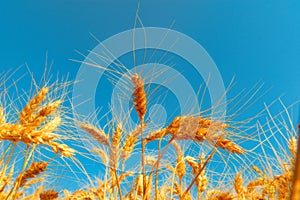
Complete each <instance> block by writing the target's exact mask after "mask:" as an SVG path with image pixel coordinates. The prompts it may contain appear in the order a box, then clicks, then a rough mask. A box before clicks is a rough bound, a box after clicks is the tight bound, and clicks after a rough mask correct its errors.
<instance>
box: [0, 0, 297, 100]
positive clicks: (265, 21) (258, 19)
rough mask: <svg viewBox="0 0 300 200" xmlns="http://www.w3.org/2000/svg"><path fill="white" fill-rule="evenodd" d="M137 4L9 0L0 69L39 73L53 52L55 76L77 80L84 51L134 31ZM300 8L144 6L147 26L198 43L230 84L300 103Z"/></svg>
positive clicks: (286, 4)
mask: <svg viewBox="0 0 300 200" xmlns="http://www.w3.org/2000/svg"><path fill="white" fill-rule="evenodd" d="M136 7H137V2H136V1H133V0H128V1H120V0H119V1H116V0H112V1H100V0H86V1H79V0H54V1H35V0H30V1H2V2H1V3H0V51H1V53H0V69H1V71H6V70H8V69H14V68H17V67H18V66H20V65H23V64H25V63H27V64H28V66H29V68H30V70H31V71H32V72H34V73H36V74H38V73H39V72H40V71H41V68H42V67H43V63H44V61H45V54H46V52H48V54H49V61H53V62H54V65H53V73H56V72H59V73H61V74H66V73H69V74H70V76H71V78H72V77H75V75H76V72H77V70H78V68H79V66H80V65H79V64H78V63H74V62H72V61H69V60H68V59H70V58H80V57H79V56H78V54H77V53H75V52H74V50H75V49H77V50H79V51H82V52H84V51H85V50H87V49H92V48H93V47H95V46H96V45H97V43H96V42H95V40H94V39H92V37H91V36H90V35H89V33H93V34H94V35H95V36H96V37H97V38H99V39H100V40H104V39H106V38H108V37H110V36H112V35H114V34H116V33H119V32H121V31H124V30H127V29H130V28H132V27H133V21H134V17H135V10H136ZM299 9H300V2H299V1H296V0H290V1H277V0H273V1H266V0H263V1H261V0H254V1H238V0H231V1H221V0H213V1H211V0H210V1H206V0H205V1H203V0H201V1H187V2H186V1H185V2H183V1H177V0H175V1H170V0H165V1H156V0H154V1H142V3H141V9H140V16H141V18H142V20H143V22H144V24H145V26H158V27H167V28H168V27H170V25H171V24H172V22H173V21H175V25H174V26H173V29H175V30H178V31H180V32H183V33H185V34H187V35H188V36H190V37H192V38H193V39H195V40H196V41H198V42H199V43H200V44H201V45H202V46H203V47H204V48H205V49H206V50H207V52H208V53H209V54H210V55H211V57H212V58H213V60H214V61H215V63H216V64H217V66H218V68H219V70H220V72H221V73H222V76H223V78H224V80H225V82H228V81H229V80H231V78H232V76H234V75H235V76H236V82H237V84H238V87H240V88H249V87H251V86H252V85H253V84H254V83H256V82H257V81H258V80H262V81H263V82H265V83H266V86H267V87H272V88H273V89H272V96H273V97H276V96H279V95H281V94H286V97H285V98H286V101H287V103H288V104H289V103H291V102H293V101H295V100H297V99H299V97H300V94H299V85H300V84H299V83H300V79H299V77H300V69H299V64H300V57H299V53H300V38H299V35H300V14H299V12H298V11H299Z"/></svg>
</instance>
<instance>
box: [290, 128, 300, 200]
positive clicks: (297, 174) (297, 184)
mask: <svg viewBox="0 0 300 200" xmlns="http://www.w3.org/2000/svg"><path fill="white" fill-rule="evenodd" d="M299 134H300V124H299V125H298V145H297V154H296V165H295V169H294V178H293V185H292V192H291V198H290V199H291V200H299V199H300V138H299Z"/></svg>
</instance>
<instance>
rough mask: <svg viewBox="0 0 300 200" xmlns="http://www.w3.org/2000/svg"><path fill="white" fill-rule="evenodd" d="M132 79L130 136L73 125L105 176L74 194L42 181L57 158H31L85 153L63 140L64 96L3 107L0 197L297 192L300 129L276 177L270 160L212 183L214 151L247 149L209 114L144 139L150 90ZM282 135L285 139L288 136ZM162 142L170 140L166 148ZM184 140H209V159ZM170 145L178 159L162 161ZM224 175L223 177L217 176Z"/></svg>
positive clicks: (182, 119)
mask: <svg viewBox="0 0 300 200" xmlns="http://www.w3.org/2000/svg"><path fill="white" fill-rule="evenodd" d="M130 81H131V82H132V84H133V90H134V93H133V94H131V95H132V97H133V104H132V106H133V108H134V110H135V111H136V113H137V116H138V120H139V123H138V125H137V126H136V127H134V128H133V130H132V131H131V132H130V133H126V134H125V130H123V125H122V124H121V123H117V124H113V126H114V127H110V130H112V131H111V132H110V133H106V132H105V131H104V129H101V128H98V127H97V126H96V125H94V124H92V123H86V122H78V121H76V126H77V127H78V128H79V129H81V130H84V131H85V132H86V133H87V134H88V135H90V136H91V137H92V138H93V140H94V141H95V142H97V143H99V144H100V145H99V148H97V149H94V150H93V151H94V152H96V153H97V155H98V156H99V157H100V158H101V160H102V163H103V164H104V166H105V172H103V174H105V177H104V178H97V180H95V181H94V183H90V184H87V186H86V187H82V188H78V189H77V190H66V189H65V190H64V189H59V190H58V189H57V188H55V187H53V188H50V186H49V185H47V182H45V181H43V179H47V176H43V174H47V170H48V167H49V165H50V164H51V162H54V159H53V158H52V159H44V160H42V159H41V157H40V158H36V156H34V155H35V152H36V151H39V153H40V154H41V153H42V152H43V151H42V150H43V149H48V150H49V151H51V152H52V153H53V154H57V155H59V156H60V158H59V159H61V158H63V159H67V158H69V159H76V155H77V154H80V152H79V150H77V149H76V148H74V147H72V143H71V142H67V141H66V138H68V137H67V136H66V134H61V133H62V132H64V130H63V129H60V128H59V127H60V126H62V125H64V121H63V120H64V119H63V118H62V117H61V115H62V114H64V109H63V108H62V107H61V104H62V102H63V101H64V98H63V97H62V98H61V99H58V100H57V96H55V98H54V95H52V96H51V95H48V93H49V92H50V90H54V89H55V88H54V87H55V86H49V87H47V86H43V87H42V88H39V89H37V91H36V92H37V94H36V95H34V96H33V97H29V98H28V99H29V100H28V102H27V104H26V105H25V106H24V107H23V109H21V110H20V111H18V110H17V109H9V108H6V107H5V106H4V104H0V105H3V106H1V107H0V141H1V143H2V149H1V160H0V197H1V199H5V200H9V199H41V200H52V199H53V200H54V199H65V200H96V199H98V200H101V199H121V200H122V199H123V200H125V199H128V200H133V199H142V200H149V199H156V200H164V199H181V200H188V199H195V198H196V199H210V200H214V199H215V200H217V199H220V200H221V199H222V200H225V199H228V200H229V199H289V198H290V194H291V191H293V190H297V180H296V179H294V176H293V174H294V171H295V168H297V167H295V166H297V164H296V157H297V140H296V137H295V136H296V131H293V130H292V131H291V132H292V133H290V135H292V137H290V138H289V141H286V142H287V144H286V145H287V148H286V149H283V151H285V150H286V151H285V157H284V158H282V159H281V160H280V163H281V166H282V167H281V169H282V170H281V171H279V172H278V173H271V171H272V169H273V168H272V166H270V167H269V168H268V166H269V165H272V163H271V164H270V163H268V164H266V165H265V166H266V167H261V166H254V165H253V166H250V167H249V168H248V169H251V170H253V174H254V175H253V176H249V173H248V174H247V173H245V174H244V173H243V171H242V170H241V171H238V170H236V173H235V174H234V175H232V179H231V183H225V182H218V183H217V184H215V182H214V184H213V180H211V177H212V176H210V175H209V174H208V173H207V171H208V170H207V166H208V163H209V162H210V161H211V159H212V158H213V157H214V155H215V154H216V152H219V151H220V150H221V149H222V151H223V152H227V154H224V156H228V155H230V156H231V155H232V156H238V155H242V154H244V153H245V151H247V149H244V148H242V147H241V146H240V145H238V144H237V143H236V142H235V141H234V140H232V139H230V138H228V137H227V134H226V132H227V129H228V128H229V127H230V124H228V123H226V122H220V121H217V120H214V119H211V118H209V117H203V116H194V115H191V116H188V115H185V116H177V117H175V118H174V119H173V120H171V122H170V123H169V125H168V126H166V127H164V128H162V129H160V130H156V131H153V132H151V133H148V134H145V131H144V130H145V128H146V127H147V122H145V115H146V113H147V93H146V91H145V86H144V81H143V79H142V77H141V76H140V75H139V74H137V73H134V74H132V77H131V78H130ZM54 99H56V100H54ZM13 112H15V113H17V117H13V116H14V115H13ZM286 131H288V130H286ZM282 134H285V133H284V131H282ZM122 138H123V139H122ZM163 140H164V141H166V143H165V145H164V147H163V148H162V146H161V141H163ZM155 141H156V142H157V141H158V143H157V144H158V145H157V149H156V155H154V156H153V155H147V153H146V151H145V148H146V146H147V145H149V144H150V143H153V142H155ZM180 141H192V142H194V143H197V144H199V145H202V144H203V143H204V142H207V141H208V144H209V145H210V146H211V151H210V152H209V153H208V154H206V155H205V153H204V152H201V151H200V152H198V155H189V154H188V152H186V151H185V149H184V147H182V146H181V145H180V144H179V143H180ZM266 141H267V140H266ZM71 147H72V148H71ZM171 147H172V148H173V149H175V151H174V155H173V157H168V158H167V159H171V160H172V161H174V162H169V163H167V162H163V160H165V159H166V158H165V154H166V151H167V149H169V148H171ZM137 148H139V151H141V154H140V155H141V158H140V160H141V162H140V163H141V164H140V166H138V167H137V168H136V170H135V171H130V170H125V167H126V164H127V163H126V161H128V159H129V158H130V157H131V156H132V154H133V152H134V151H135V149H137ZM16 149H19V151H16ZM15 154H18V156H19V157H18V158H17V157H16V156H15ZM20 155H21V158H20ZM278 157H279V156H278ZM278 159H279V158H278ZM278 159H277V160H278ZM266 160H267V158H266ZM20 162H21V163H22V164H21V165H20V164H17V163H20ZM170 163H171V164H170ZM83 165H84V163H83ZM298 165H299V164H298ZM163 173H168V174H169V175H170V177H172V180H171V181H167V178H166V177H165V176H163V175H162V174H163ZM216 173H218V172H216ZM48 176H49V174H48ZM219 176H222V174H221V173H219ZM164 179H165V180H164ZM89 180H91V179H89ZM65 181H67V180H65ZM293 195H294V196H293V197H291V198H292V199H297V198H298V197H297V196H296V195H298V193H297V191H296V192H294V193H293Z"/></svg>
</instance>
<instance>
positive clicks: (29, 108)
mask: <svg viewBox="0 0 300 200" xmlns="http://www.w3.org/2000/svg"><path fill="white" fill-rule="evenodd" d="M48 91H49V88H47V87H43V88H42V89H41V90H40V91H39V92H38V94H37V95H36V96H35V97H33V98H32V100H31V101H29V102H28V104H27V105H26V106H25V107H24V108H23V110H22V112H21V113H20V122H21V124H26V123H27V122H28V121H31V117H32V115H33V114H34V112H35V111H36V110H37V108H38V106H39V105H40V104H41V103H42V102H43V101H44V99H45V96H46V94H47V93H48Z"/></svg>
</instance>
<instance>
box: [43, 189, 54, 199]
mask: <svg viewBox="0 0 300 200" xmlns="http://www.w3.org/2000/svg"><path fill="white" fill-rule="evenodd" d="M57 198H58V192H55V191H54V190H46V191H44V192H42V193H41V194H40V200H55V199H57Z"/></svg>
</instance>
